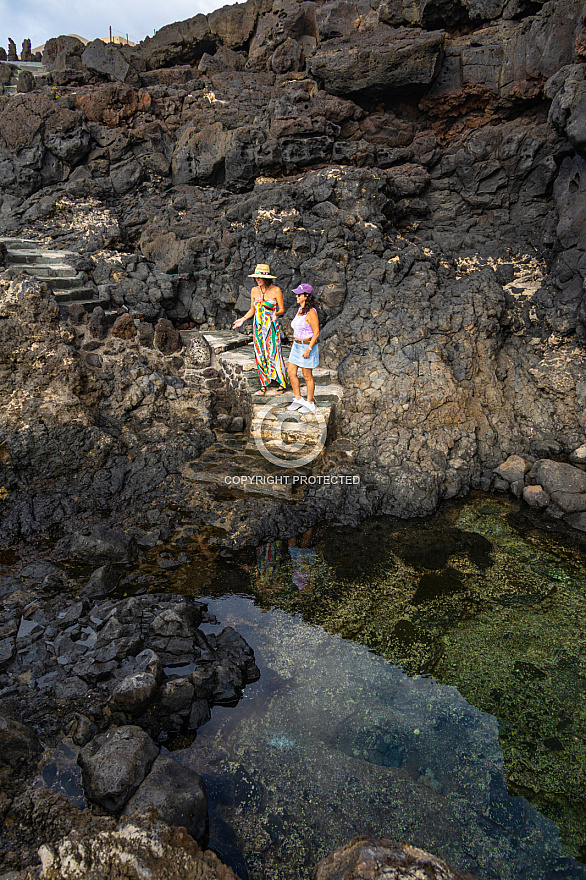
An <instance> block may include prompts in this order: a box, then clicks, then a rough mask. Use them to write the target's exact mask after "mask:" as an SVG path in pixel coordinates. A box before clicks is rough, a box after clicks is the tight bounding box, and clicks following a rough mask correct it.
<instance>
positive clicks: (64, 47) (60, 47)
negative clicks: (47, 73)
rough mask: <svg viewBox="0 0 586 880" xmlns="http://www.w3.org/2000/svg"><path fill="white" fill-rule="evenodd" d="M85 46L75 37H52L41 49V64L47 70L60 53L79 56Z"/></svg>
mask: <svg viewBox="0 0 586 880" xmlns="http://www.w3.org/2000/svg"><path fill="white" fill-rule="evenodd" d="M84 49H85V45H84V44H83V43H82V42H81V40H78V39H77V37H73V36H65V35H62V36H60V37H52V38H51V39H50V40H47V42H46V43H45V46H44V49H43V64H44V65H45V67H48V68H49V69H50V68H51V66H52V65H53V63H54V61H55V59H56V58H57V56H58V55H59V54H60V53H61V52H65V53H66V54H67V55H71V56H78V57H79V56H81V55H82V53H83V51H84Z"/></svg>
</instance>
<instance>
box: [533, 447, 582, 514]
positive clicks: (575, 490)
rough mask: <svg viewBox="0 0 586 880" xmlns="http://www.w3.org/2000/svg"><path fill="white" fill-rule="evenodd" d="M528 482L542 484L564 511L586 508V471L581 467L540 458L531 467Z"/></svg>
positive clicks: (571, 511) (572, 511) (575, 511)
mask: <svg viewBox="0 0 586 880" xmlns="http://www.w3.org/2000/svg"><path fill="white" fill-rule="evenodd" d="M527 482H529V483H531V484H532V485H534V486H535V485H538V486H542V487H543V489H545V491H546V492H547V493H548V495H549V496H550V498H551V500H552V501H553V502H554V504H557V506H558V507H559V508H561V510H563V511H564V513H577V512H579V511H582V510H586V473H585V472H584V471H582V470H580V468H577V467H574V466H573V465H571V464H565V463H564V462H560V461H550V460H549V459H540V460H539V461H536V462H535V464H534V465H533V467H532V468H531V470H530V472H529V474H528V477H527Z"/></svg>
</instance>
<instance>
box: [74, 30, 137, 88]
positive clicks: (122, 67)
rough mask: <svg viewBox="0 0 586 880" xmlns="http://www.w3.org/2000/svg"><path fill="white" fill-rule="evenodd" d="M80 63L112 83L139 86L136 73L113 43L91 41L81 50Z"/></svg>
mask: <svg viewBox="0 0 586 880" xmlns="http://www.w3.org/2000/svg"><path fill="white" fill-rule="evenodd" d="M81 62H82V64H83V66H84V67H85V68H87V70H89V71H90V72H91V73H97V74H100V75H101V76H106V77H108V79H110V80H111V81H112V82H121V83H127V84H128V85H131V86H139V85H140V78H139V76H138V73H137V72H136V70H135V69H134V67H133V66H132V65H131V64H129V63H128V61H127V60H126V58H125V57H124V54H123V52H122V51H121V50H120V49H119V48H118V47H117V46H116V45H114V44H113V43H103V42H102V41H101V40H93V41H92V42H91V43H88V44H87V46H86V47H85V49H84V50H83V54H82V56H81Z"/></svg>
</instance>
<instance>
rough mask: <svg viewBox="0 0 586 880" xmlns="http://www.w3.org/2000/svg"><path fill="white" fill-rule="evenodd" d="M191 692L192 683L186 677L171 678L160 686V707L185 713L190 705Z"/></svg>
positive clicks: (172, 711)
mask: <svg viewBox="0 0 586 880" xmlns="http://www.w3.org/2000/svg"><path fill="white" fill-rule="evenodd" d="M193 693H194V691H193V684H192V683H191V682H190V681H189V680H188V679H187V678H173V679H171V681H167V682H165V684H164V685H163V687H162V688H161V709H162V710H163V711H164V712H170V713H183V712H185V713H186V712H187V711H188V710H189V709H190V707H191V701H192V700H193Z"/></svg>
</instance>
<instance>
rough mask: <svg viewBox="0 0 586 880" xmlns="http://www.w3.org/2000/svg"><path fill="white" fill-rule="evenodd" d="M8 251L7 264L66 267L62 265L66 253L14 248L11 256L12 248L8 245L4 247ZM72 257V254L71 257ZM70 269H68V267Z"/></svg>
mask: <svg viewBox="0 0 586 880" xmlns="http://www.w3.org/2000/svg"><path fill="white" fill-rule="evenodd" d="M6 249H7V251H8V262H9V263H12V262H13V261H14V263H18V264H20V265H22V264H23V263H24V264H26V265H39V266H52V265H55V264H57V265H66V264H64V263H63V258H64V257H66V256H68V254H67V252H66V251H45V250H40V249H38V248H37V249H32V248H31V249H30V250H26V249H25V248H15V249H14V254H11V251H12V248H11V247H9V246H8V245H7V246H6ZM71 256H73V254H72V255H71ZM68 268H70V267H68Z"/></svg>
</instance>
